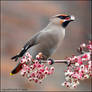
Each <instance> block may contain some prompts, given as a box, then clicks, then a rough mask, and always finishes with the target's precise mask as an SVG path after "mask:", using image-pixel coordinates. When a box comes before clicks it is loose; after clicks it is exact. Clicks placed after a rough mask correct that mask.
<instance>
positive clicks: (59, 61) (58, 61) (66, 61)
mask: <svg viewBox="0 0 92 92" xmlns="http://www.w3.org/2000/svg"><path fill="white" fill-rule="evenodd" d="M84 54H90V55H91V56H90V57H91V60H92V52H85V53H84ZM84 54H81V55H79V56H77V57H82V56H83V55H84ZM41 62H42V63H47V61H45V60H42V61H41ZM54 63H65V64H68V60H54Z"/></svg>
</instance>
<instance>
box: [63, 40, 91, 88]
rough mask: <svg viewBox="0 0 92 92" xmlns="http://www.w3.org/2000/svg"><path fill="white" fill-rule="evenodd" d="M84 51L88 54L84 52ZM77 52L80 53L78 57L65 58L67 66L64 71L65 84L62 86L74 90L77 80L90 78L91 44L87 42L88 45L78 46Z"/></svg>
mask: <svg viewBox="0 0 92 92" xmlns="http://www.w3.org/2000/svg"><path fill="white" fill-rule="evenodd" d="M84 49H86V50H88V52H84V51H83V50H84ZM79 52H80V53H82V54H81V55H80V56H72V57H68V58H67V61H68V62H69V65H68V67H67V69H66V71H65V82H64V83H62V86H66V87H69V88H76V87H77V85H78V84H79V80H84V79H88V78H89V77H92V42H91V41H89V44H88V45H86V44H85V43H83V44H82V45H80V48H79Z"/></svg>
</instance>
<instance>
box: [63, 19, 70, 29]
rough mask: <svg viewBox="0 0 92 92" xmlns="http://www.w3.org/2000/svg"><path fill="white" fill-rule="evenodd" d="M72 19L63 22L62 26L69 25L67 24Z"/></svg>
mask: <svg viewBox="0 0 92 92" xmlns="http://www.w3.org/2000/svg"><path fill="white" fill-rule="evenodd" d="M69 22H70V21H65V22H64V23H62V26H63V27H64V28H65V27H67V25H68V24H69Z"/></svg>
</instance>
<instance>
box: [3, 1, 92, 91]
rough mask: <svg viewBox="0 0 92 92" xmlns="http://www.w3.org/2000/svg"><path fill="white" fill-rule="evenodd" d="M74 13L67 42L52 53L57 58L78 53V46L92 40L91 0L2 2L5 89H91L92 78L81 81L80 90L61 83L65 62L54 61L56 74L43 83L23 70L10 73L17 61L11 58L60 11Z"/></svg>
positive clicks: (67, 34) (67, 31)
mask: <svg viewBox="0 0 92 92" xmlns="http://www.w3.org/2000/svg"><path fill="white" fill-rule="evenodd" d="M58 13H59V14H60V13H61V14H62V13H63V14H69V15H74V16H75V17H76V20H75V21H74V22H71V23H70V24H69V25H68V27H67V28H66V37H65V39H64V41H63V44H62V45H60V47H59V48H58V49H57V51H56V53H54V54H53V55H52V58H54V59H64V58H65V57H66V56H71V55H72V54H75V55H78V53H77V52H76V48H78V47H79V45H80V44H81V43H84V42H87V41H88V40H89V39H91V5H90V2H89V0H88V1H81V0H78V1H2V2H1V89H11V90H14V89H15V90H16V89H17V90H23V89H24V90H30V91H90V90H91V81H90V79H87V80H85V81H81V82H80V83H81V84H80V85H79V86H78V88H76V89H73V90H71V89H68V88H65V87H62V86H61V83H62V82H64V70H65V69H66V66H65V64H54V65H53V66H54V67H55V73H54V74H53V75H51V76H49V77H48V78H46V79H45V80H44V81H43V83H42V84H35V83H34V82H28V80H27V79H26V78H24V77H22V76H21V75H20V73H18V74H16V75H14V76H10V75H9V73H10V72H11V70H12V69H13V68H14V67H15V66H16V64H17V62H14V61H12V60H11V59H10V58H11V57H12V56H14V55H16V54H17V53H18V52H19V51H20V50H21V48H22V47H23V46H24V44H25V43H26V42H27V41H28V40H29V39H30V38H31V36H32V35H34V34H35V33H36V32H39V31H40V30H42V29H43V28H44V27H46V25H47V24H48V22H49V18H50V17H51V16H53V15H56V14H58Z"/></svg>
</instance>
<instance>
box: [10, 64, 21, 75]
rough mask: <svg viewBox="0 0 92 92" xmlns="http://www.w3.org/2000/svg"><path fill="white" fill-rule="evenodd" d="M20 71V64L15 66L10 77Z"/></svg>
mask: <svg viewBox="0 0 92 92" xmlns="http://www.w3.org/2000/svg"><path fill="white" fill-rule="evenodd" d="M21 69H22V64H21V63H18V64H17V66H16V67H15V68H14V69H13V70H12V71H11V73H10V75H13V74H16V73H18V72H19V71H20V70H21Z"/></svg>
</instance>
